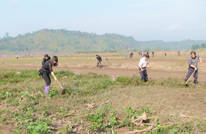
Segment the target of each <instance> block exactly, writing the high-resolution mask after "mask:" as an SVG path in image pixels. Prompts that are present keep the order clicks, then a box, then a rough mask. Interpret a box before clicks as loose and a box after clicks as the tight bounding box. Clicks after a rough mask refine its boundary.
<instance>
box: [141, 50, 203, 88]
mask: <svg viewBox="0 0 206 134" xmlns="http://www.w3.org/2000/svg"><path fill="white" fill-rule="evenodd" d="M178 55H180V52H179V51H178ZM190 55H191V56H190V57H189V60H188V65H189V67H188V73H187V75H186V78H185V82H186V81H187V80H188V79H189V78H190V76H192V75H193V78H194V81H193V82H194V84H195V85H196V84H198V81H197V79H198V62H199V61H200V63H202V58H201V57H200V56H199V55H197V54H196V52H195V51H191V53H190ZM149 57H150V56H149V55H148V54H147V55H145V56H143V57H142V58H141V59H140V61H139V64H138V65H139V71H140V76H141V80H143V81H145V82H146V81H148V74H147V70H146V68H147V67H149Z"/></svg>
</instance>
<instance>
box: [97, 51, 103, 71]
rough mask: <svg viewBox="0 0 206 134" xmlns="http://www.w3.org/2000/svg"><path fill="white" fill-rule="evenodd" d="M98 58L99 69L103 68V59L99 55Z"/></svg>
mask: <svg viewBox="0 0 206 134" xmlns="http://www.w3.org/2000/svg"><path fill="white" fill-rule="evenodd" d="M96 58H97V61H98V62H97V67H100V68H101V66H102V57H100V56H99V55H98V54H97V55H96Z"/></svg>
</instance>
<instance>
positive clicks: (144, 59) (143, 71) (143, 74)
mask: <svg viewBox="0 0 206 134" xmlns="http://www.w3.org/2000/svg"><path fill="white" fill-rule="evenodd" d="M148 64H149V55H145V56H144V57H142V58H141V59H140V61H139V71H140V75H141V80H143V81H145V82H147V81H148V75H147V70H146V68H147V67H149V65H148Z"/></svg>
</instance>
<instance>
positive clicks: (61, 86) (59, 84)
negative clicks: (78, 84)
mask: <svg viewBox="0 0 206 134" xmlns="http://www.w3.org/2000/svg"><path fill="white" fill-rule="evenodd" d="M56 82H57V83H58V84H59V86H60V87H61V88H62V89H64V88H63V87H62V85H61V84H60V83H59V81H58V80H56Z"/></svg>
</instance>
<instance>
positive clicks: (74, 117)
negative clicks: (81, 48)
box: [0, 51, 206, 134]
mask: <svg viewBox="0 0 206 134" xmlns="http://www.w3.org/2000/svg"><path fill="white" fill-rule="evenodd" d="M189 53H190V52H189V51H184V52H181V56H177V52H172V51H171V52H167V56H164V52H156V53H155V56H154V57H151V58H150V67H149V68H148V74H149V79H150V80H149V82H147V83H144V82H142V81H141V80H140V78H139V74H138V70H137V65H138V61H139V59H140V58H141V56H139V55H138V54H137V52H134V57H133V58H132V59H129V58H128V59H125V58H124V53H123V52H122V53H100V54H99V55H100V56H102V58H103V62H102V64H103V67H102V68H97V67H96V62H97V61H96V59H95V54H94V53H93V54H92V53H80V54H74V55H64V56H59V66H58V67H55V68H54V72H55V74H56V76H57V78H58V80H59V81H60V83H61V84H62V85H63V87H64V88H66V91H67V92H66V94H65V95H61V89H60V87H59V86H58V85H57V83H56V82H55V81H54V80H53V78H52V84H51V89H50V92H49V94H48V95H45V94H44V85H45V82H44V80H43V79H42V78H41V77H40V76H38V70H39V69H40V68H41V61H42V58H43V57H20V58H19V59H18V60H17V59H16V58H15V57H14V58H2V59H0V63H1V66H0V77H1V79H0V85H1V86H0V133H2V134H6V133H34V134H35V133H83V134H84V133H85V134H86V133H112V134H115V133H119V134H124V133H128V132H131V133H132V132H134V131H137V130H145V129H147V128H149V129H148V130H147V131H146V130H145V131H144V132H143V133H148V134H156V133H162V134H164V133H170V134H176V133H184V134H185V133H188V134H190V133H195V134H197V133H201V134H202V133H206V112H205V109H206V92H205V88H206V81H205V75H206V68H205V65H206V62H204V59H206V53H205V51H198V54H199V55H200V56H201V57H202V58H203V63H202V64H199V84H198V85H194V84H193V83H192V80H191V82H190V83H189V86H188V87H186V86H185V84H184V78H185V76H186V73H187V68H188V63H187V62H188V58H189ZM106 58H107V59H108V60H106ZM144 112H145V113H146V114H147V118H149V119H147V120H144V121H143V122H142V123H139V124H138V123H137V122H135V121H134V120H135V119H139V118H138V117H140V116H141V115H142V114H143V113H144ZM151 117H153V118H151Z"/></svg>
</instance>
